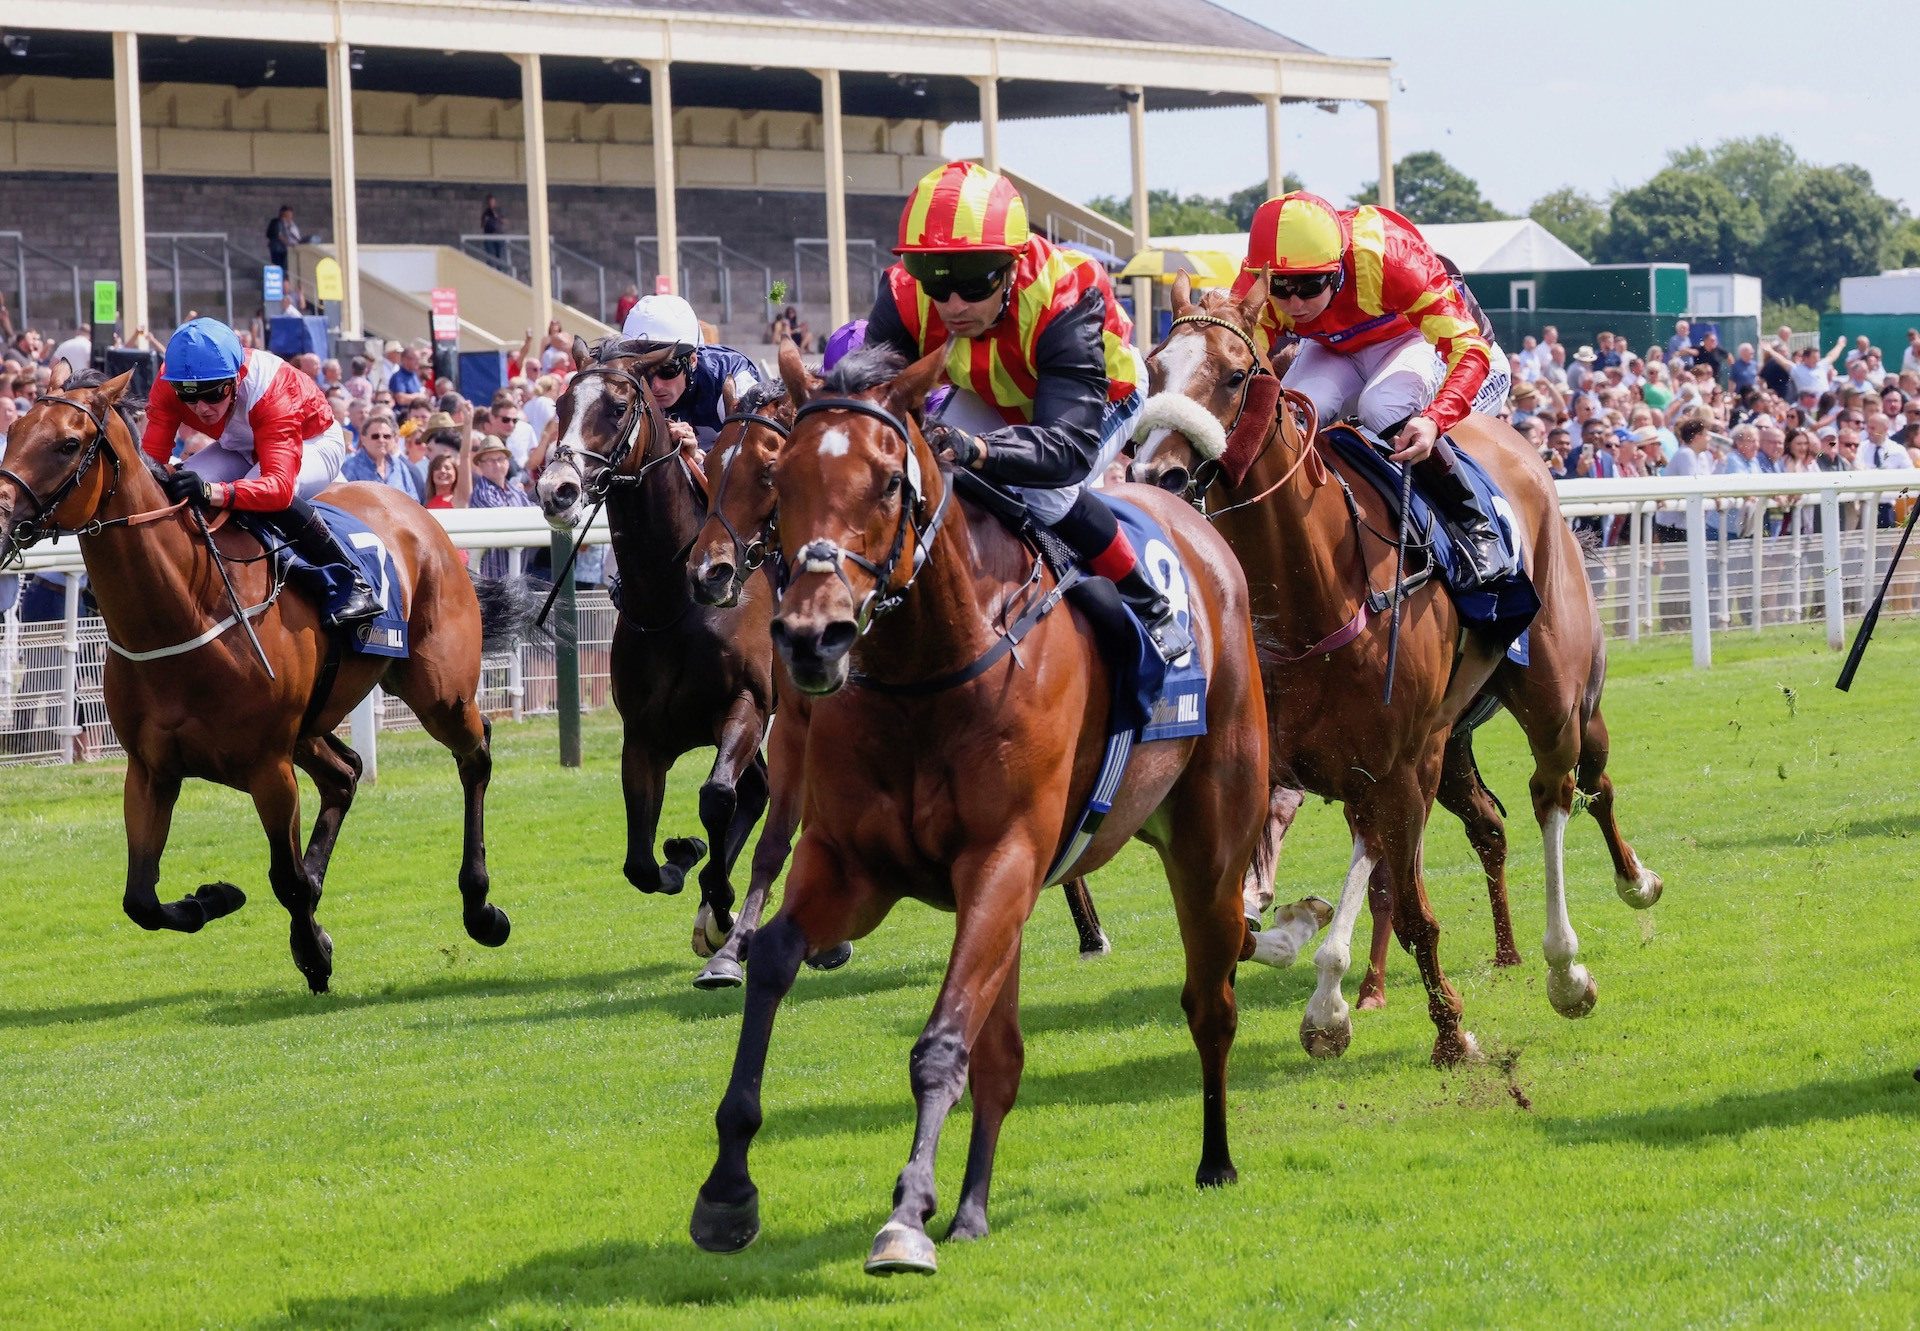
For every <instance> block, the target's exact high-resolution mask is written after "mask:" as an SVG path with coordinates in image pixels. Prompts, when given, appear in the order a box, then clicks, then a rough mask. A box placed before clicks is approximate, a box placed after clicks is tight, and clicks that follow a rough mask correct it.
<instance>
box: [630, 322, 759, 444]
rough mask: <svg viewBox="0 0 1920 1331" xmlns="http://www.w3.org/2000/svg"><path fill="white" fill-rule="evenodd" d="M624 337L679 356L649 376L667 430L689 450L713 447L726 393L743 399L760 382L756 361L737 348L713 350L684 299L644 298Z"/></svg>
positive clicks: (649, 389) (650, 389) (716, 347)
mask: <svg viewBox="0 0 1920 1331" xmlns="http://www.w3.org/2000/svg"><path fill="white" fill-rule="evenodd" d="M620 335H621V336H622V337H624V338H629V339H637V340H639V341H641V342H648V343H652V344H654V345H655V346H668V345H671V346H677V347H678V348H680V350H679V353H678V354H677V355H675V356H674V357H673V358H672V359H670V360H667V361H663V362H661V363H660V364H659V365H656V366H654V367H653V368H652V369H651V370H648V371H647V373H646V380H647V391H648V392H649V393H651V394H652V395H653V403H654V405H655V406H657V407H659V408H660V411H661V414H663V415H664V416H665V417H666V418H667V431H668V433H670V434H671V435H672V436H673V440H674V442H675V443H677V444H679V445H681V446H682V447H685V446H687V445H690V444H697V445H698V446H699V447H701V448H707V447H709V446H711V445H712V443H713V437H714V436H715V435H716V434H718V433H720V424H721V422H722V421H724V420H725V419H726V416H727V403H726V397H725V392H724V389H725V388H726V387H731V388H732V389H733V394H734V396H735V397H736V398H737V397H739V396H740V395H741V394H743V393H745V392H746V391H747V390H748V389H749V388H752V387H753V386H754V385H755V384H757V383H759V382H760V369H759V367H758V366H756V365H755V364H754V363H753V361H752V359H751V358H750V357H748V356H745V355H742V354H741V353H740V352H738V351H735V350H734V349H733V348H732V347H722V346H709V345H707V341H706V337H705V335H704V334H703V333H701V331H700V320H699V319H698V318H697V317H696V316H695V315H694V312H693V306H691V305H689V304H687V302H686V301H685V300H683V299H682V298H681V297H679V296H642V297H641V298H640V299H639V300H638V301H637V302H635V303H634V307H633V308H632V309H631V310H628V311H627V318H626V322H625V323H624V324H623V325H622V326H621V329H620Z"/></svg>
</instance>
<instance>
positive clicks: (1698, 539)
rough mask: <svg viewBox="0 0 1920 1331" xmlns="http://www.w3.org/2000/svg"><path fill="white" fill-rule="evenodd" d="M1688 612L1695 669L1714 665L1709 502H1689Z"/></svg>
mask: <svg viewBox="0 0 1920 1331" xmlns="http://www.w3.org/2000/svg"><path fill="white" fill-rule="evenodd" d="M1687 609H1688V614H1689V617H1690V618H1691V619H1692V620H1693V665H1694V669H1696V670H1705V669H1706V668H1707V667H1708V666H1710V665H1712V664H1713V604H1712V602H1711V600H1710V599H1709V598H1708V596H1707V501H1706V500H1705V499H1703V498H1701V497H1700V496H1699V495H1690V496H1688V498H1687Z"/></svg>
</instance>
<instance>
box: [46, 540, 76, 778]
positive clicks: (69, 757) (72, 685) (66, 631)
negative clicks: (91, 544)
mask: <svg viewBox="0 0 1920 1331" xmlns="http://www.w3.org/2000/svg"><path fill="white" fill-rule="evenodd" d="M65 608H66V614H65V615H64V616H63V617H62V618H63V620H64V623H63V624H62V626H61V630H60V709H61V710H60V722H59V724H58V725H56V726H54V727H53V733H54V734H56V735H58V736H59V737H60V761H61V762H63V763H70V762H72V761H73V751H74V747H75V745H74V740H75V739H77V738H78V737H79V735H80V732H81V730H82V726H81V724H80V720H79V709H80V575H79V574H78V573H69V574H67V600H66V607H65Z"/></svg>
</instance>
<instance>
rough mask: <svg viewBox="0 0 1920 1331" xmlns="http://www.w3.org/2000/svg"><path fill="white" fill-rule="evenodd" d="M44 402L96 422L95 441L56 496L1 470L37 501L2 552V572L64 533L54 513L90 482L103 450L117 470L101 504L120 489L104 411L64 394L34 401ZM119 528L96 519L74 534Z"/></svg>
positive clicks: (116, 458) (117, 459)
mask: <svg viewBox="0 0 1920 1331" xmlns="http://www.w3.org/2000/svg"><path fill="white" fill-rule="evenodd" d="M43 402H51V403H54V404H56V405H59V406H67V407H72V408H73V409H74V410H75V411H77V412H79V413H80V414H81V415H83V416H85V417H86V418H87V419H88V420H89V421H91V422H93V438H92V439H90V440H88V441H87V447H86V452H84V453H82V454H81V456H80V463H79V465H78V466H76V467H75V468H74V469H73V470H72V471H71V472H69V473H68V474H67V477H66V479H64V480H62V481H61V482H60V484H59V485H57V486H56V487H54V489H53V491H52V493H50V494H48V495H46V496H45V497H42V496H41V495H40V494H38V493H37V492H36V491H35V490H34V488H33V487H32V486H31V485H29V484H27V482H26V479H25V478H24V477H22V476H21V475H20V473H19V472H17V471H14V470H12V469H10V468H8V467H4V466H0V477H3V478H5V479H6V480H9V481H12V482H13V483H14V485H15V486H16V487H17V488H18V489H19V491H20V493H21V494H23V495H25V496H26V497H27V498H28V499H31V500H32V501H33V516H32V517H30V518H27V519H26V520H24V521H23V522H21V523H20V524H19V525H18V527H17V528H16V529H15V531H14V532H13V533H12V534H10V535H9V536H8V537H7V545H6V549H5V550H4V551H0V568H4V567H5V566H6V565H8V564H10V563H12V562H13V559H14V557H15V556H16V555H18V554H20V553H22V552H24V551H26V550H28V549H30V548H31V547H33V546H35V545H37V544H39V542H41V541H43V540H45V539H46V538H47V537H49V536H57V535H58V534H59V533H60V532H61V531H62V530H63V529H62V528H61V526H60V524H59V523H58V522H57V521H55V520H54V517H53V514H54V511H55V510H56V509H58V508H59V507H60V505H62V504H64V503H65V502H66V501H67V496H69V495H71V494H72V493H73V492H74V491H75V490H76V489H78V488H79V485H80V482H81V481H83V480H85V479H86V476H87V473H88V472H89V471H91V470H92V469H93V464H94V463H95V462H96V461H98V460H99V457H100V454H101V451H102V450H103V449H104V450H105V452H106V455H107V461H108V463H109V464H110V465H111V466H112V468H113V482H112V484H110V485H109V486H108V487H107V493H106V494H105V495H103V496H102V497H101V502H102V503H105V502H106V500H108V499H110V498H112V497H113V493H114V491H115V490H117V489H119V487H120V455H119V454H118V453H115V452H114V451H113V450H112V449H111V448H107V418H106V413H105V412H104V411H97V410H95V409H94V408H93V407H92V406H90V405H89V404H87V403H85V402H82V401H81V400H80V399H78V398H73V397H68V396H66V395H65V394H63V393H45V394H42V395H41V396H40V397H38V398H36V399H35V400H34V404H33V405H34V406H36V407H37V406H39V405H40V404H41V403H43ZM116 525H118V521H117V520H109V521H105V522H102V521H99V520H97V519H96V520H95V521H93V522H88V523H82V524H81V525H80V526H78V527H75V528H72V529H71V530H72V531H73V532H74V534H76V535H82V536H87V535H92V534H93V533H94V532H96V531H102V530H104V529H105V528H107V527H110V526H116Z"/></svg>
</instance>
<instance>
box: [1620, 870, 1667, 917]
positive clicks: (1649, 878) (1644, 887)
mask: <svg viewBox="0 0 1920 1331" xmlns="http://www.w3.org/2000/svg"><path fill="white" fill-rule="evenodd" d="M1613 889H1614V891H1616V892H1618V893H1619V894H1620V899H1621V900H1622V901H1624V902H1626V903H1627V904H1628V905H1629V906H1632V907H1633V908H1634V909H1635V910H1645V909H1646V908H1647V907H1649V906H1651V905H1652V904H1653V903H1654V902H1656V901H1658V900H1659V899H1660V894H1661V893H1662V892H1664V891H1666V884H1664V883H1662V882H1661V881H1660V875H1659V874H1657V873H1655V872H1654V871H1653V870H1651V869H1649V868H1648V867H1647V866H1646V865H1644V864H1642V865H1641V866H1640V876H1639V877H1638V878H1629V877H1627V876H1626V875H1625V874H1615V875H1614V876H1613Z"/></svg>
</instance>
